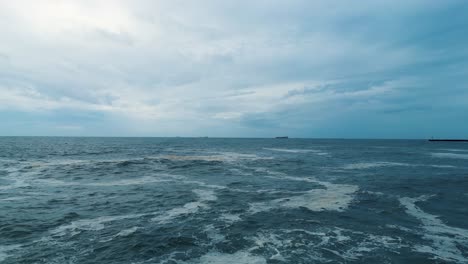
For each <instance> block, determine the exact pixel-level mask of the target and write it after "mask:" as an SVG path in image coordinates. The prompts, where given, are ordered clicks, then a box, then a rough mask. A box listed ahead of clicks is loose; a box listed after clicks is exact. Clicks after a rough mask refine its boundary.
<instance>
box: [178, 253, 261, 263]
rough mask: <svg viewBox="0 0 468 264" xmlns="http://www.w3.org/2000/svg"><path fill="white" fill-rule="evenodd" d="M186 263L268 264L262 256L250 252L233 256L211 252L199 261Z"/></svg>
mask: <svg viewBox="0 0 468 264" xmlns="http://www.w3.org/2000/svg"><path fill="white" fill-rule="evenodd" d="M186 263H194V264H195V263H196V264H218V263H223V264H266V263H267V261H266V259H265V258H263V257H261V256H256V255H252V254H251V253H250V252H248V251H237V252H236V253H233V254H228V253H221V252H218V251H211V252H208V253H206V254H205V255H203V256H201V257H200V258H199V259H196V260H192V261H188V262H186Z"/></svg>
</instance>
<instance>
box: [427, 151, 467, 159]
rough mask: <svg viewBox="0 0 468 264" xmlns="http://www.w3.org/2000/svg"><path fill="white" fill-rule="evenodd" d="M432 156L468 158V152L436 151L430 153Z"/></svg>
mask: <svg viewBox="0 0 468 264" xmlns="http://www.w3.org/2000/svg"><path fill="white" fill-rule="evenodd" d="M431 155H432V156H433V157H436V158H448V159H468V154H465V153H463V154H462V153H442V152H436V153H431Z"/></svg>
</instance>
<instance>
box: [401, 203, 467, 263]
mask: <svg viewBox="0 0 468 264" xmlns="http://www.w3.org/2000/svg"><path fill="white" fill-rule="evenodd" d="M431 197H432V196H427V195H423V196H419V197H416V198H410V197H402V198H400V199H399V201H400V203H401V204H402V205H403V206H404V207H405V208H406V213H408V214H409V215H411V216H413V217H415V218H417V219H418V220H419V221H421V223H422V229H424V233H423V238H424V239H426V240H429V241H431V242H432V245H431V246H428V245H418V246H415V247H414V250H415V251H417V252H422V253H429V254H432V255H434V257H435V258H436V259H440V260H443V261H455V262H468V259H466V258H465V257H464V256H463V253H462V252H461V251H460V249H459V248H458V246H457V245H463V246H464V247H468V230H466V229H462V228H458V227H452V226H448V225H446V224H444V223H443V222H442V220H440V219H439V218H438V216H437V215H432V214H429V213H426V212H424V211H423V210H422V209H421V208H419V207H418V206H416V203H418V202H423V201H427V200H428V199H429V198H431Z"/></svg>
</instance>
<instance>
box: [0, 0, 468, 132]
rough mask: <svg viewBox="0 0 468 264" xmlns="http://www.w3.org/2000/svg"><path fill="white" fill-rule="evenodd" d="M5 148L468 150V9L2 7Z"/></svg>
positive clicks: (92, 2) (172, 2)
mask: <svg viewBox="0 0 468 264" xmlns="http://www.w3.org/2000/svg"><path fill="white" fill-rule="evenodd" d="M0 135H83V136H93V135H94V136H229V137H237V136H238V137H272V136H281V135H289V136H290V137H346V138H426V137H431V136H434V137H468V1H463V0H461V1H455V0H447V1H439V0H421V1H419V0H388V1H379V0H360V1H312V0H305V1H294V0H293V1H286V0H284V1H274V0H263V1H256V0H248V1H239V0H235V1H219V0H213V1H203V0H201V1H177V0H168V1H154V0H148V1H138V0H137V1H135V0H128V1H117V0H109V1H96V0H82V1H79V0H73V1H65V0H64V1H58V0H55V1H52V0H49V1H48V0H42V1H33V0H30V1H21V0H15V1H10V0H0Z"/></svg>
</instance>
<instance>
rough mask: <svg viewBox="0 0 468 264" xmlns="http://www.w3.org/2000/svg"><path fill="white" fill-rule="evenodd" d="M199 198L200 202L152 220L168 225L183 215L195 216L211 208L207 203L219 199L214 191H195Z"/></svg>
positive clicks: (185, 205) (186, 205) (172, 210)
mask: <svg viewBox="0 0 468 264" xmlns="http://www.w3.org/2000/svg"><path fill="white" fill-rule="evenodd" d="M193 192H194V193H195V194H197V196H198V198H199V199H198V200H197V201H195V202H190V203H186V204H184V205H183V206H182V207H176V208H173V209H171V210H169V211H167V212H166V213H164V214H162V215H158V216H156V217H154V218H153V219H152V220H153V221H156V222H159V223H167V222H169V221H170V220H172V219H174V218H177V217H179V216H182V215H188V214H195V213H197V212H198V211H199V210H201V209H208V208H210V207H209V205H208V204H206V202H209V201H215V200H216V199H217V197H216V195H215V194H214V191H213V190H193Z"/></svg>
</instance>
